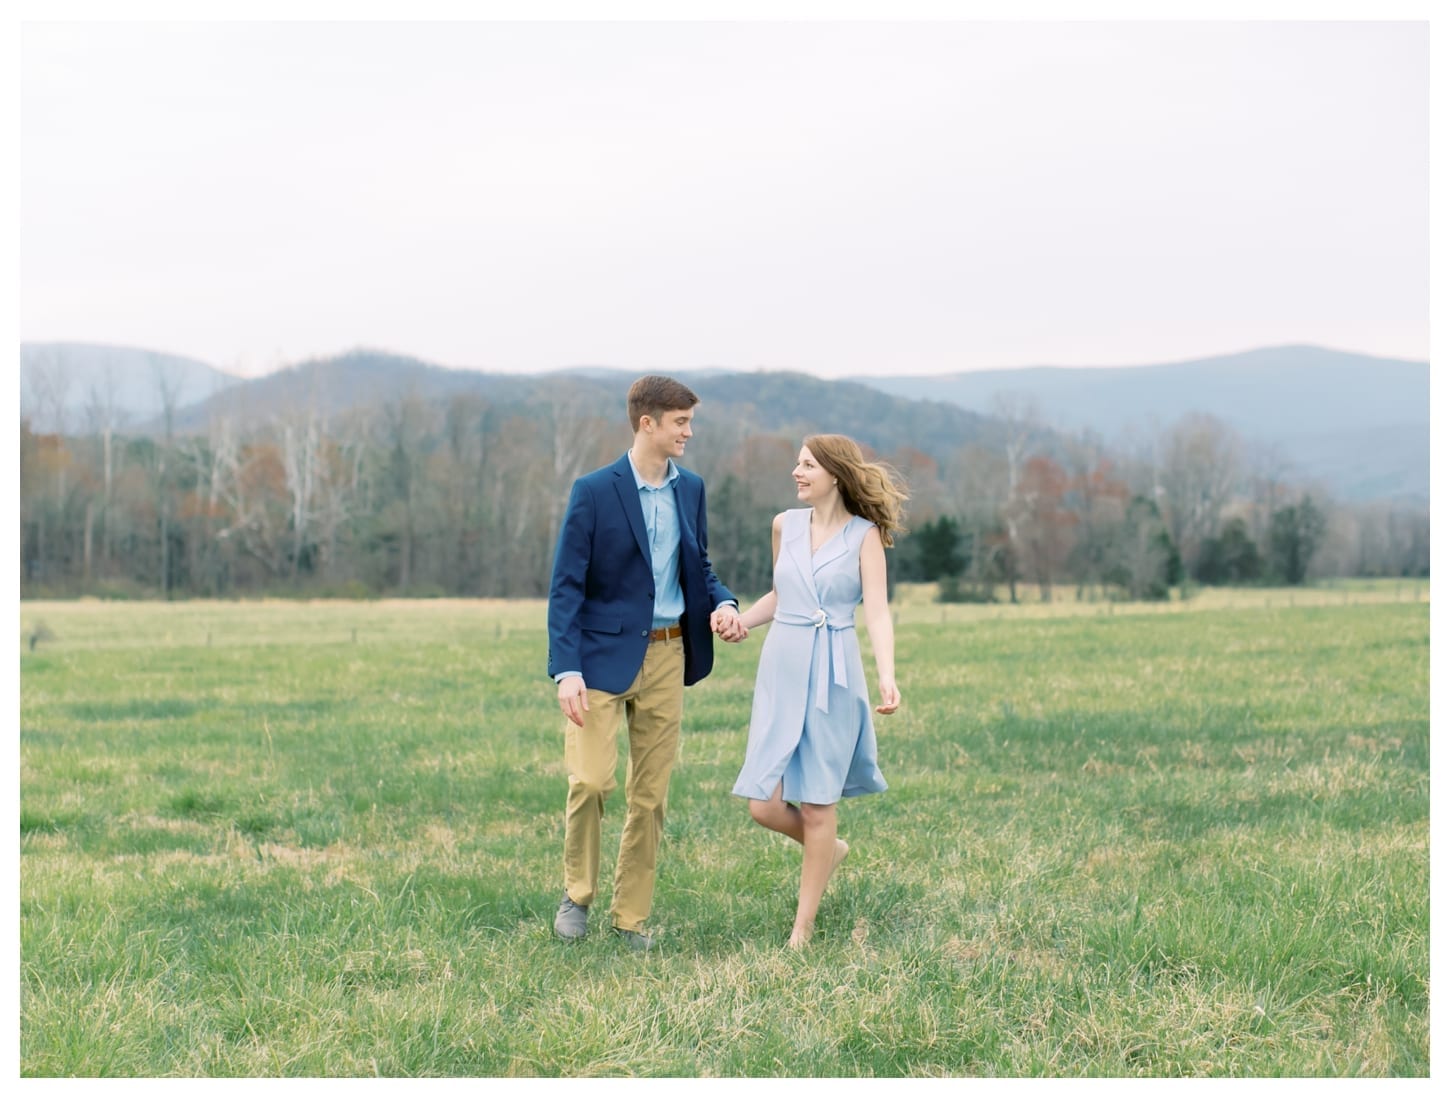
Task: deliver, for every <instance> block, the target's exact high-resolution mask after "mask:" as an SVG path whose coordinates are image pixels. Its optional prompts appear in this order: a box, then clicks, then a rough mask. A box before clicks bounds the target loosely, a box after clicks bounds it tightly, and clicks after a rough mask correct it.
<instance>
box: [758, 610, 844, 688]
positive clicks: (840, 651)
mask: <svg viewBox="0 0 1450 1098" xmlns="http://www.w3.org/2000/svg"><path fill="white" fill-rule="evenodd" d="M775 620H776V621H778V622H780V623H781V624H782V625H808V626H810V627H811V628H813V629H815V630H816V639H815V656H814V658H815V661H816V708H817V709H819V710H820V711H821V712H822V713H829V712H830V711H831V702H830V697H831V683H832V682H833V681H834V682H835V684H836V685H837V686H839V687H841V688H842V689H846V688H847V687H848V686H849V680H848V679H847V678H846V640H845V637H844V635H843V634H844V633H845V631H846V630H847V629H854V628H855V627H856V618H855V615H854V614H853V615H852V616H851V617H849V618H844V619H839V618H838V619H834V620H833V619H832V618H831V616H830V615H829V614H827V613H826V611H825V609H824V608H823V607H818V608H817V609H816V612H815V613H814V614H793V613H791V612H790V611H788V610H778V611H776V614H775ZM821 630H825V631H826V633H827V635H828V637H829V640H828V642H827V643H826V644H822V643H821V637H820V632H821Z"/></svg>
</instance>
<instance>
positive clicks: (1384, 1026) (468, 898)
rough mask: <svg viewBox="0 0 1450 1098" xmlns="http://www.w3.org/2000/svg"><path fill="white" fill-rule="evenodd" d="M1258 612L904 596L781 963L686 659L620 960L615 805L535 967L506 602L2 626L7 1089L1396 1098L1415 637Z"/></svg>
mask: <svg viewBox="0 0 1450 1098" xmlns="http://www.w3.org/2000/svg"><path fill="white" fill-rule="evenodd" d="M1356 594H1358V592H1356ZM1283 595H1284V593H1282V592H1277V593H1255V594H1254V595H1252V597H1251V598H1250V599H1249V600H1248V601H1246V602H1244V603H1241V604H1237V605H1233V606H1216V605H1215V604H1214V603H1213V602H1212V601H1211V600H1205V601H1198V600H1195V601H1194V602H1190V603H1188V604H1177V603H1175V604H1173V605H1172V607H1170V608H1169V609H1168V610H1167V611H1165V610H1163V609H1145V608H1134V607H1124V606H1118V607H1114V608H1113V612H1112V613H1111V614H1109V613H1107V612H1106V608H1098V610H1096V611H1092V612H1083V610H1082V608H1081V607H1075V606H1070V607H1065V608H1064V613H1063V614H1061V615H1057V616H1054V615H1053V613H1052V612H1051V611H1052V607H1040V606H1039V607H1021V608H1010V607H1006V608H1004V607H989V608H979V609H976V610H975V612H972V611H973V608H958V607H951V608H946V610H948V611H950V612H949V613H948V612H944V611H939V609H938V608H932V607H928V606H926V605H914V604H913V603H912V601H911V600H910V599H907V600H905V601H904V606H903V609H902V611H901V619H902V620H901V623H900V625H899V627H898V664H899V667H900V670H901V674H900V680H901V684H902V688H903V691H904V694H905V697H906V704H905V706H904V708H903V711H902V712H901V713H900V714H898V715H897V716H896V717H894V718H889V719H882V720H881V721H880V723H879V727H878V732H879V736H880V744H881V764H882V769H883V771H884V773H885V774H886V777H887V780H888V782H889V783H890V785H891V788H890V790H889V791H888V792H886V793H885V794H883V795H881V796H878V797H868V798H862V799H860V800H853V801H849V802H846V803H845V804H844V805H843V806H842V809H841V813H840V816H841V827H842V834H843V835H845V836H846V837H847V838H848V839H849V840H850V841H851V843H852V853H851V856H850V858H849V859H848V860H847V861H846V863H845V864H844V865H843V866H842V868H841V870H840V872H839V873H838V875H837V876H836V878H835V879H834V880H833V881H832V884H831V887H830V890H829V891H828V893H827V896H826V900H825V903H824V904H823V907H822V912H821V917H820V920H819V923H818V930H817V937H816V941H815V942H814V943H813V944H812V947H811V948H810V949H809V950H808V951H807V952H805V953H804V954H800V955H797V954H792V953H790V952H788V951H786V950H785V949H784V948H783V944H784V941H785V938H786V936H787V933H788V931H789V928H790V922H791V917H792V913H793V909H794V899H795V885H796V875H797V872H798V868H799V854H798V851H797V850H796V849H795V848H793V847H792V846H791V844H789V843H788V842H787V841H786V840H784V839H781V838H779V837H778V836H774V835H770V834H767V833H766V832H764V831H762V830H761V829H759V828H757V827H755V826H754V825H753V824H751V823H750V821H749V819H748V816H747V814H746V812H745V810H744V806H743V804H742V802H739V801H737V800H735V799H734V798H732V797H731V796H730V795H729V789H730V786H731V784H732V783H733V781H734V777H735V773H736V769H737V768H738V765H739V761H740V756H741V752H742V750H743V747H744V740H745V726H746V723H747V720H748V714H749V704H750V684H751V681H752V678H753V675H754V668H755V660H756V657H757V653H758V651H759V646H758V643H757V641H756V640H752V641H750V642H747V644H746V645H744V646H740V647H728V646H721V647H720V648H719V650H718V656H717V669H716V673H715V674H714V675H713V676H712V677H711V678H710V679H708V680H707V681H706V682H705V683H703V684H701V685H700V686H698V687H695V688H692V689H691V690H690V691H689V692H688V694H687V698H686V724H685V739H684V746H683V754H682V759H681V761H680V764H679V765H678V767H677V769H676V771H675V776H674V779H673V782H672V785H671V800H670V813H669V819H668V821H667V825H666V840H665V846H664V850H663V852H662V860H661V869H660V876H659V887H658V891H657V895H656V905H655V914H654V918H653V920H652V923H653V924H654V926H655V927H656V929H657V930H659V932H660V933H661V938H662V945H661V947H660V949H659V950H658V951H657V952H656V953H654V954H651V955H648V956H643V957H641V956H636V955H633V954H630V953H628V952H625V951H622V950H621V949H619V948H618V947H617V944H616V943H614V942H613V941H611V940H610V939H609V938H608V936H607V935H605V934H602V933H600V932H599V931H600V929H601V928H602V927H603V925H604V923H605V921H606V918H605V912H604V908H605V907H607V895H608V884H607V881H608V875H609V873H610V872H611V870H612V862H613V853H614V848H615V844H616V843H617V841H618V828H619V826H620V821H621V818H622V811H621V810H622V807H623V804H622V799H623V795H622V785H621V792H619V793H617V794H616V795H615V799H614V800H612V801H611V802H610V810H609V812H608V813H607V815H606V821H605V823H606V831H605V854H606V858H605V863H606V864H605V895H604V897H603V898H602V899H601V902H600V903H599V904H598V905H597V906H598V907H599V910H598V911H596V913H595V918H594V919H593V920H592V924H593V928H594V929H593V933H591V936H590V937H589V938H588V939H586V940H585V941H584V942H582V943H579V944H576V945H572V946H571V945H565V944H563V943H560V942H557V941H555V940H554V939H553V938H552V937H551V935H550V930H549V928H550V924H551V920H552V916H553V911H554V907H555V905H556V904H557V901H558V897H559V894H560V887H561V886H560V861H561V844H562V818H561V817H562V807H563V800H564V771H563V762H562V736H561V731H560V718H559V716H558V713H557V707H556V705H555V703H554V701H553V690H552V686H551V684H549V683H548V681H547V680H546V679H545V678H544V676H543V663H544V649H545V638H544V630H543V610H542V606H541V605H540V604H538V603H500V602H491V603H469V602H421V603H398V602H392V603H390V602H372V603H357V604H349V603H326V604H308V603H235V604H220V603H201V604H172V605H155V604H134V603H132V604H124V605H116V604H102V603H68V604H61V603H47V604H36V603H26V604H23V605H22V608H21V629H22V634H23V635H27V636H28V634H29V633H30V632H31V631H32V630H33V629H34V628H35V626H36V624H37V623H39V622H42V621H43V622H44V623H45V625H46V627H47V629H48V630H49V632H50V633H51V634H53V637H54V639H52V640H48V641H45V640H43V641H42V642H41V643H40V644H39V645H38V647H37V649H36V650H35V651H34V652H31V651H29V650H28V648H27V647H26V646H25V645H22V657H21V737H20V765H21V769H20V781H21V801H20V846H21V860H20V873H21V887H20V900H21V912H20V932H21V1033H20V1055H21V1065H20V1066H21V1072H22V1074H24V1075H27V1076H68V1075H77V1076H153V1075H162V1076H314V1075H315V1076H367V1075H383V1076H523V1075H539V1076H561V1075H567V1076H593V1075H651V1076H773V1075H790V1076H943V1075H949V1076H969V1075H981V1076H1054V1077H1078V1076H1220V1077H1242V1076H1259V1077H1262V1076H1425V1075H1427V1074H1428V1072H1429V1021H1428V1019H1429V1002H1428V999H1429V992H1428V983H1429V961H1428V954H1429V824H1428V815H1429V607H1428V598H1427V597H1426V598H1425V599H1423V600H1422V599H1421V598H1420V596H1419V595H1418V594H1416V596H1415V600H1414V601H1413V602H1412V601H1408V596H1406V601H1398V602H1397V601H1393V600H1390V599H1380V600H1378V601H1377V600H1375V599H1374V598H1370V599H1369V600H1368V601H1366V602H1351V601H1349V600H1347V599H1344V598H1342V597H1337V596H1336V597H1330V598H1326V599H1321V600H1319V601H1320V605H1307V604H1306V602H1307V601H1308V600H1307V599H1306V596H1303V595H1301V596H1300V597H1299V598H1298V599H1296V604H1295V605H1294V606H1293V607H1290V606H1289V605H1288V602H1287V599H1286V598H1284V597H1283ZM621 769H622V767H621Z"/></svg>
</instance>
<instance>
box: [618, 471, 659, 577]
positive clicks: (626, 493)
mask: <svg viewBox="0 0 1450 1098" xmlns="http://www.w3.org/2000/svg"><path fill="white" fill-rule="evenodd" d="M614 490H615V491H616V492H618V493H619V503H620V506H621V507H623V508H624V517H625V518H626V519H628V520H629V529H630V532H631V533H633V534H634V540H635V543H636V544H637V545H638V546H639V551H640V553H641V554H642V555H643V556H644V559H645V560H646V561H649V560H651V557H650V552H649V537H648V535H646V534H645V530H644V508H643V507H642V506H641V505H640V502H639V485H637V484H635V482H634V469H633V467H632V466H631V465H630V464H629V455H628V454H625V455H624V456H623V457H622V458H620V459H619V460H618V461H616V462H615V463H614Z"/></svg>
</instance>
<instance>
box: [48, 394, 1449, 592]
mask: <svg viewBox="0 0 1450 1098" xmlns="http://www.w3.org/2000/svg"><path fill="white" fill-rule="evenodd" d="M711 410H712V413H714V414H713V415H712V416H711V417H709V418H708V419H706V420H705V421H704V422H702V423H701V429H700V430H699V431H698V432H697V434H696V438H695V439H694V440H693V441H692V442H691V444H690V448H689V456H688V457H687V459H686V462H687V464H689V465H690V466H691V467H692V468H693V469H695V470H696V471H697V472H699V473H701V474H702V475H703V476H704V477H705V480H706V484H707V488H708V491H709V515H710V544H709V549H710V555H711V558H712V560H713V562H714V564H715V566H716V570H717V572H718V573H719V574H720V576H721V577H722V578H723V579H724V580H725V582H726V583H727V584H728V585H730V586H731V587H732V588H734V589H735V590H736V591H738V592H740V593H741V594H743V595H747V596H751V595H757V594H759V593H762V592H763V591H765V590H766V589H768V587H769V584H770V569H771V561H770V520H771V517H772V516H773V515H774V514H775V513H776V512H777V511H779V510H781V509H783V508H786V507H791V506H794V505H795V497H794V488H793V485H792V482H791V478H790V471H791V468H792V467H793V466H794V464H795V458H796V453H797V450H798V448H799V446H800V441H801V434H802V433H804V431H805V430H808V429H811V427H812V426H814V425H811V424H796V425H794V426H793V428H792V430H795V431H797V432H798V433H787V431H786V430H785V429H774V430H762V429H760V428H759V427H756V426H752V423H751V420H750V417H748V416H739V415H737V416H731V415H728V414H725V413H724V412H723V411H722V410H721V409H719V408H718V407H716V408H712V409H711ZM997 413H998V414H997V417H996V420H995V421H994V423H995V427H994V430H993V432H992V434H991V436H990V439H988V438H987V437H982V438H978V439H975V440H971V441H964V442H963V443H962V444H961V445H960V446H958V447H957V448H956V449H955V450H954V451H952V452H950V453H949V454H947V455H946V456H945V457H944V458H943V457H941V456H940V448H938V455H939V456H937V457H933V456H931V455H930V454H928V453H926V452H924V451H923V450H921V449H917V448H915V447H914V446H913V445H911V442H910V440H903V442H902V444H901V445H899V446H897V447H895V448H894V449H892V450H889V451H887V452H876V453H874V454H873V456H875V457H878V458H880V459H881V460H885V461H887V462H888V463H890V464H891V465H893V466H894V467H895V468H896V469H897V470H898V471H899V472H900V473H901V474H902V475H903V477H904V478H905V479H906V481H907V483H908V485H909V489H910V493H911V497H912V498H911V502H910V504H909V512H908V526H909V532H908V533H907V534H906V535H905V536H904V537H903V538H902V539H901V540H900V541H899V542H898V549H897V550H896V551H893V552H892V553H891V554H889V555H888V559H889V561H890V567H891V577H892V582H893V583H894V582H910V581H915V582H935V583H938V584H939V585H940V592H941V597H942V598H944V599H972V600H983V601H988V600H997V599H1010V600H1015V599H1016V598H1017V597H1018V595H1019V593H1020V591H1021V589H1022V588H1023V587H1024V586H1036V587H1038V588H1040V590H1041V591H1042V592H1043V593H1045V594H1048V595H1049V597H1050V594H1051V592H1052V591H1053V590H1054V589H1057V588H1061V587H1062V586H1063V585H1069V586H1071V587H1073V588H1074V589H1075V592H1076V596H1077V597H1079V598H1094V599H1095V598H1131V599H1154V598H1163V597H1166V596H1167V594H1168V593H1169V591H1170V590H1171V589H1173V588H1174V587H1176V586H1179V585H1180V584H1183V583H1184V582H1186V581H1195V582H1198V583H1204V584H1252V583H1285V584H1299V583H1304V582H1306V581H1309V580H1311V579H1314V578H1317V577H1321V576H1425V575H1428V574H1429V516H1428V513H1427V512H1426V511H1425V509H1424V508H1423V507H1418V508H1417V507H1414V506H1408V505H1397V504H1392V503H1387V502H1386V503H1373V504H1354V505H1349V504H1343V503H1336V502H1335V501H1334V500H1332V499H1331V498H1329V497H1328V496H1327V495H1326V494H1325V493H1323V492H1322V491H1316V490H1315V489H1313V487H1312V486H1306V485H1301V484H1295V483H1293V482H1292V481H1291V480H1290V479H1289V478H1288V477H1287V476H1286V475H1285V473H1284V471H1283V469H1282V468H1281V465H1280V463H1278V462H1277V461H1276V459H1275V457H1274V455H1273V454H1272V453H1271V452H1263V451H1260V450H1256V449H1255V448H1253V447H1252V446H1250V445H1249V444H1247V443H1246V442H1245V441H1244V440H1243V439H1241V438H1240V437H1239V436H1237V435H1236V434H1235V433H1234V432H1233V431H1232V430H1231V429H1230V428H1228V427H1227V426H1226V425H1224V424H1223V423H1222V422H1220V421H1218V420H1215V419H1212V418H1211V417H1207V416H1188V417H1185V418H1184V419H1183V420H1180V421H1179V422H1178V423H1175V424H1173V425H1172V426H1171V427H1169V428H1167V429H1164V430H1162V431H1158V432H1153V433H1150V434H1146V435H1144V436H1143V437H1142V438H1140V439H1137V440H1132V439H1130V440H1128V444H1127V445H1126V446H1125V445H1123V444H1121V443H1119V444H1116V445H1115V446H1114V447H1113V448H1112V449H1111V450H1110V449H1109V448H1108V447H1107V446H1106V445H1105V444H1104V442H1103V441H1102V440H1101V439H1100V438H1098V437H1096V436H1094V435H1093V434H1092V433H1090V432H1088V433H1083V434H1081V435H1078V436H1075V437H1068V436H1064V435H1061V434H1055V433H1052V432H1048V431H1045V430H1044V429H1043V425H1042V424H1041V422H1040V421H1039V420H1038V418H1037V417H1036V416H1035V415H1034V413H1033V412H1032V409H1031V408H1030V407H1028V406H1024V405H1022V404H1021V403H1020V402H1019V403H1016V404H1014V403H1013V402H1012V400H1011V399H1009V398H1004V399H1003V400H1002V401H1001V402H1000V406H999V408H998V409H997ZM702 418H703V417H702ZM87 420H88V422H87V423H86V425H85V429H84V430H81V431H75V432H66V433H37V432H35V431H32V430H31V428H30V424H29V422H28V421H25V420H22V422H21V428H20V481H21V483H20V543H21V576H20V584H21V593H22V595H23V596H26V597H41V596H73V595H82V594H95V595H101V596H109V597H158V596H159V597H163V598H177V597H236V596H250V595H261V594H281V595H308V596H320V597H326V596H351V597H370V596H376V595H404V596H443V595H448V596H481V597H537V596H540V595H543V594H545V593H546V592H547V589H548V582H549V575H550V569H551V564H552V558H553V549H554V541H555V538H556V536H557V532H558V526H559V521H560V518H561V517H562V513H563V508H564V504H565V502H566V500H567V497H568V491H569V486H570V484H571V482H572V481H573V479H574V478H575V477H577V476H578V475H580V474H581V473H583V472H586V471H588V470H589V469H592V468H595V467H597V466H599V465H602V464H604V463H606V462H608V461H612V460H613V459H615V458H616V457H618V456H619V454H620V453H621V452H622V451H623V450H624V449H625V448H626V447H627V445H628V439H629V432H628V429H627V426H626V425H625V424H624V423H623V422H622V417H621V416H615V415H603V414H601V410H600V408H599V406H598V402H597V400H594V399H592V398H591V395H590V392H589V390H588V389H587V388H585V387H575V386H571V385H570V384H569V382H568V380H567V379H560V381H559V383H558V384H557V385H555V386H553V387H551V388H550V389H549V390H548V395H547V396H546V397H545V398H544V399H540V400H532V401H529V402H527V403H522V404H520V403H509V404H503V403H497V402H491V401H489V400H488V399H486V398H485V397H482V396H480V395H478V394H472V393H464V394H458V395H454V396H452V397H450V398H448V399H444V400H436V399H435V400H426V399H422V398H419V397H416V396H404V397H398V398H396V399H393V400H390V401H388V402H386V403H384V404H381V405H379V406H376V407H372V408H367V409H358V410H352V411H349V412H346V413H344V414H333V415H330V416H329V415H327V414H325V413H323V412H321V411H319V410H318V409H316V408H313V407H306V406H299V407H296V408H294V409H291V410H289V411H288V412H287V413H285V414H281V415H276V416H273V417H271V418H270V419H269V420H267V421H265V422H260V423H255V424H251V425H248V426H242V425H240V424H239V423H238V422H236V421H234V420H232V419H230V418H228V417H227V416H226V415H225V414H214V415H213V417H212V420H211V422H210V424H209V426H208V427H207V429H205V430H202V431H193V432H187V433H178V432H175V431H173V430H172V429H171V427H170V422H171V417H170V415H167V416H166V417H165V425H164V427H163V429H162V430H160V431H159V432H158V433H157V434H154V435H151V434H126V433H124V432H123V431H122V430H120V429H119V428H118V426H117V425H116V423H115V422H114V420H113V418H111V417H108V416H107V414H106V407H105V405H104V402H99V401H98V402H96V403H94V404H93V406H92V408H91V410H90V414H88V416H87ZM820 429H830V425H829V424H828V423H827V424H822V425H820Z"/></svg>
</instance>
